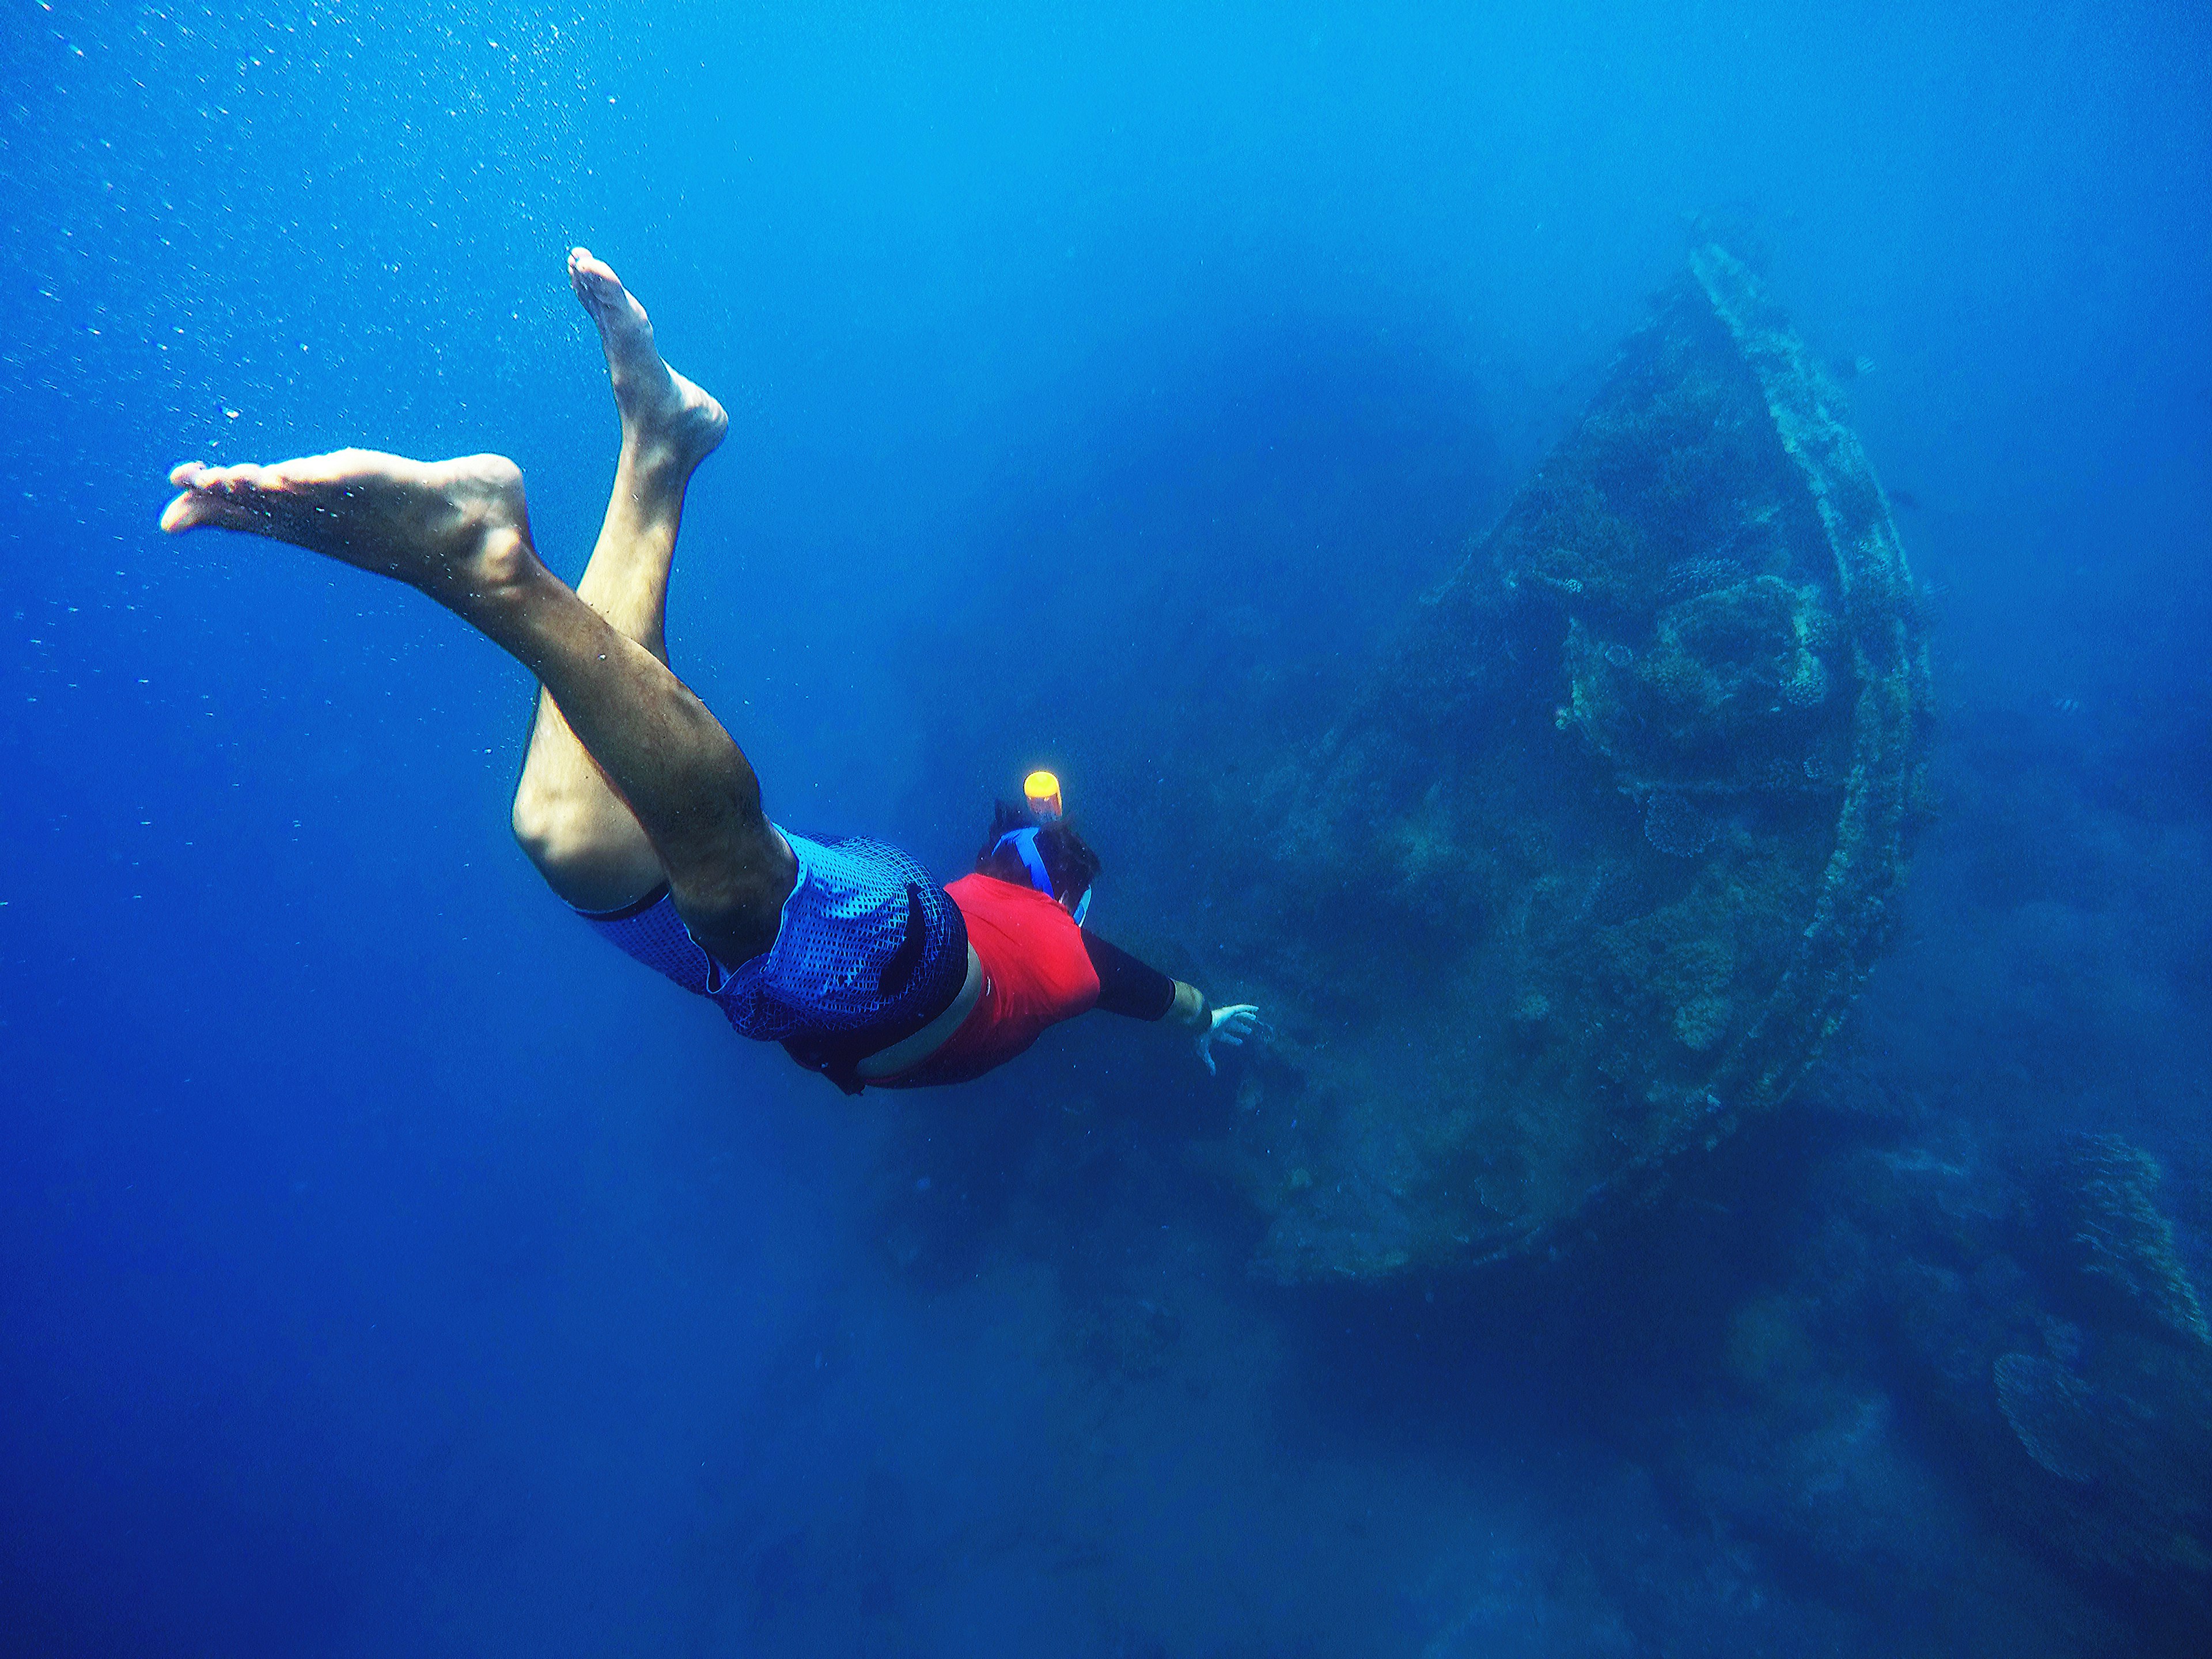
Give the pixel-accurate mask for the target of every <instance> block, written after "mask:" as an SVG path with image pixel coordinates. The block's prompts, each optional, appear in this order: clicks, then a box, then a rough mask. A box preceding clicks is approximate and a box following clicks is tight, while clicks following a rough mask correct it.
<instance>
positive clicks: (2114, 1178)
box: [2060, 1135, 2212, 1343]
mask: <svg viewBox="0 0 2212 1659" xmlns="http://www.w3.org/2000/svg"><path fill="white" fill-rule="evenodd" d="M2159 1178H2160V1170H2159V1167H2158V1164H2157V1163H2156V1161H2155V1160H2154V1159H2153V1158H2152V1157H2151V1156H2150V1154H2149V1153H2148V1152H2143V1151H2142V1149H2141V1148H2139V1147H2136V1146H2130V1145H2129V1144H2128V1143H2127V1142H2126V1141H2124V1140H2123V1139H2120V1138H2119V1137H2118V1135H2084V1136H2081V1138H2080V1139H2077V1140H2076V1141H2075V1143H2074V1144H2073V1146H2071V1148H2070V1149H2069V1154H2068V1156H2067V1158H2066V1160H2065V1163H2064V1165H2063V1189H2062V1196H2061V1199H2060V1205H2061V1209H2062V1213H2063V1225H2065V1226H2066V1228H2067V1229H2068V1233H2069V1237H2068V1241H2067V1242H2068V1244H2069V1248H2070V1249H2072V1250H2073V1252H2074V1253H2075V1261H2076V1265H2077V1266H2078V1267H2080V1269H2081V1272H2082V1273H2084V1274H2085V1275H2087V1278H2088V1279H2090V1280H2091V1281H2092V1282H2093V1285H2094V1286H2096V1287H2097V1288H2099V1289H2100V1290H2101V1291H2103V1292H2104V1293H2105V1295H2106V1297H2108V1298H2109V1299H2111V1300H2112V1302H2113V1303H2114V1304H2116V1306H2117V1307H2118V1308H2119V1309H2120V1310H2124V1311H2126V1312H2129V1313H2131V1314H2133V1315H2134V1316H2136V1317H2137V1318H2139V1319H2141V1320H2142V1321H2143V1322H2147V1323H2148V1325H2149V1326H2150V1327H2151V1328H2153V1329H2154V1330H2157V1331H2162V1332H2165V1333H2166V1334H2170V1335H2173V1336H2178V1337H2180V1338H2182V1339H2184V1340H2188V1341H2191V1342H2197V1343H2207V1342H2212V1329H2208V1328H2207V1327H2206V1325H2205V1322H2204V1304H2203V1302H2201V1301H2200V1300H2199V1299H2198V1297H2197V1287H2196V1286H2195V1285H2192V1284H2191V1283H2190V1280H2189V1274H2188V1273H2187V1271H2186V1270H2185V1268H2184V1267H2182V1265H2181V1261H2180V1258H2179V1256H2177V1255H2175V1254H2174V1249H2173V1224H2172V1222H2170V1221H2168V1220H2167V1219H2166V1217H2165V1216H2164V1215H2163V1214H2162V1213H2161V1212H2160V1210H2159V1208H2158V1206H2157V1205H2156V1204H2155V1203H2154V1201H2153V1200H2152V1198H2151V1194H2152V1193H2153V1192H2154V1190H2156V1188H2157V1186H2158V1182H2159Z"/></svg>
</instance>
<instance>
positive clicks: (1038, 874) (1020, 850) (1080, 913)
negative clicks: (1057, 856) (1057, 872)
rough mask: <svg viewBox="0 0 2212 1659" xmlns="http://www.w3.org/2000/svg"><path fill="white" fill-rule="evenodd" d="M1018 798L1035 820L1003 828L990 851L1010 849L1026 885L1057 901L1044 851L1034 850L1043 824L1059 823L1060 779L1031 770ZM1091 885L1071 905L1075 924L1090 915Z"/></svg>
mask: <svg viewBox="0 0 2212 1659" xmlns="http://www.w3.org/2000/svg"><path fill="white" fill-rule="evenodd" d="M1022 798H1023V799H1024V800H1025V801H1027V802H1028V803H1029V809H1030V817H1033V818H1036V820H1038V822H1036V823H1032V824H1030V825H1029V826H1028V827H1027V828H1026V829H1009V830H1007V831H1006V834H1005V835H1003V836H1000V837H999V839H998V840H997V841H995V842H993V843H992V844H991V851H992V853H993V854H999V853H1001V852H1004V851H1005V850H1006V848H1009V847H1011V848H1013V850H1014V853H1015V854H1016V856H1018V858H1019V859H1020V860H1021V861H1022V867H1023V868H1024V870H1027V871H1028V872H1030V886H1032V887H1034V888H1035V889H1036V890H1037V891H1038V892H1040V893H1042V894H1043V895H1044V896H1046V897H1047V898H1048V899H1054V900H1057V899H1058V898H1059V897H1060V895H1059V894H1058V893H1057V892H1055V891H1054V889H1053V884H1052V872H1050V871H1049V870H1048V869H1046V868H1045V867H1044V854H1042V853H1040V852H1039V851H1038V850H1037V834H1038V832H1039V831H1040V830H1041V829H1043V828H1044V827H1045V825H1047V824H1051V823H1059V822H1060V816H1061V810H1062V809H1061V806H1060V780H1059V779H1058V778H1056V777H1054V775H1052V774H1051V773H1049V772H1032V773H1030V775H1029V776H1027V777H1026V778H1024V779H1023V780H1022ZM1001 822H1004V820H1001ZM1092 885H1093V886H1095V885H1096V884H1095V883H1094V884H1092ZM1070 914H1071V915H1073V916H1074V918H1075V925H1076V926H1077V927H1082V926H1083V919H1084V917H1085V916H1087V915H1090V914H1091V887H1085V889H1084V890H1083V896H1082V897H1081V898H1079V899H1078V900H1077V901H1076V902H1075V908H1074V909H1073V911H1072V912H1071V913H1070Z"/></svg>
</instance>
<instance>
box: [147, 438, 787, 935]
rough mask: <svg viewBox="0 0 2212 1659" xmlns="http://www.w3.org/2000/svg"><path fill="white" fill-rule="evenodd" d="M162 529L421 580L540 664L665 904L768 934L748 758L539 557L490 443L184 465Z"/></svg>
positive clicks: (772, 857) (763, 863)
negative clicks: (418, 453) (648, 857)
mask: <svg viewBox="0 0 2212 1659" xmlns="http://www.w3.org/2000/svg"><path fill="white" fill-rule="evenodd" d="M170 482H171V483H173V484H175V485H176V486H177V487H178V489H179V490H180V491H181V492H182V493H181V494H179V495H178V496H177V497H176V499H174V500H173V501H171V502H170V503H169V505H168V507H167V509H166V510H165V511H164V512H163V513H162V514H161V527H162V528H163V529H164V530H167V531H170V532H179V531H185V530H191V529H194V528H197V527H199V526H214V527H217V528H221V529H225V530H238V531H246V532H252V533H253V534H255V535H260V536H267V537H270V538H274V539H276V540H279V541H287V542H292V543H294V544H297V545H299V546H301V547H306V548H309V549H312V550H314V551H315V552H318V553H321V554H324V555H325V556H328V557H330V558H333V559H337V560H338V561H340V562H343V563H346V564H350V565H354V566H356V567H357V568H361V569H364V570H371V571H374V572H376V573H377V574H380V575H386V576H391V577H393V578H396V579H397V580H401V581H404V582H406V583H408V584H409V585H410V586H414V587H417V588H420V589H421V590H422V592H424V593H426V594H428V596H429V597H430V598H431V599H435V600H436V601H437V602H438V603H439V604H441V605H444V606H445V607H446V608H447V610H449V611H453V613H454V614H455V615H456V616H458V617H460V618H461V619H462V620H463V621H465V622H466V623H469V624H470V625H471V626H472V627H474V628H475V629H477V631H478V632H480V633H482V634H483V635H485V637H487V638H488V639H489V640H491V641H492V642H493V643H494V644H495V645H498V646H500V647H501V648H503V649H504V650H506V651H507V653H509V654H510V655H512V656H513V658H514V659H516V660H517V661H518V662H520V663H521V664H522V665H523V666H524V667H526V668H527V669H528V670H529V671H531V672H532V673H533V674H535V675H536V676H537V677H538V682H539V684H542V685H543V686H544V688H545V689H546V690H547V691H549V692H550V693H551V694H552V697H553V700H554V702H555V703H556V704H557V705H558V707H559V708H560V710H561V713H562V715H563V717H564V718H565V719H566V720H567V721H568V726H569V728H570V729H571V730H572V731H573V732H574V733H575V735H576V737H577V738H578V739H579V740H580V742H581V743H582V744H583V745H584V747H585V748H586V750H588V751H589V752H590V755H591V757H592V759H593V760H594V761H596V762H597V763H599V769H600V770H601V771H602V772H603V773H604V774H605V776H606V779H607V781H608V782H609V783H611V785H612V786H613V787H614V788H615V790H616V791H617V793H619V794H620V795H621V797H622V799H623V800H624V801H625V802H626V803H627V804H628V805H629V810H630V811H631V813H632V815H633V816H634V817H635V819H636V821H637V823H638V824H639V826H640V827H641V828H642V829H643V830H644V831H645V834H646V836H647V838H648V840H649V841H650V842H651V844H652V848H653V853H654V854H655V855H656V856H657V857H658V859H659V862H660V866H661V868H662V869H663V870H665V872H667V876H668V884H669V890H670V894H671V897H672V898H673V900H674V901H675V905H676V910H677V914H678V915H680V916H681V917H682V918H683V920H684V923H685V925H686V926H687V927H689V928H690V932H691V935H692V937H693V938H694V939H697V940H698V942H699V943H700V944H701V945H703V946H705V947H706V949H707V950H708V951H711V952H713V953H714V956H716V957H719V958H720V960H721V961H723V962H724V963H732V964H735V963H741V962H745V961H748V960H750V958H751V957H755V956H757V955H759V954H760V953H761V952H762V951H765V950H767V949H768V948H769V946H770V945H773V944H774V943H775V936H776V933H777V929H778V927H779V924H780V922H781V912H782V908H783V902H784V900H785V898H786V897H787V896H789V894H790V892H791V890H792V884H793V882H794V881H795V880H796V878H797V874H798V866H797V861H796V860H794V859H793V856H792V853H791V849H790V848H789V847H787V845H786V844H785V843H784V841H783V838H782V837H781V836H779V835H777V834H776V832H775V828H774V826H773V825H771V824H770V823H769V822H768V818H767V817H766V815H765V814H764V813H763V811H762V807H761V794H760V781H759V780H758V779H757V777H756V776H755V775H754V774H753V769H752V765H751V763H750V762H749V761H747V760H746V758H745V757H744V753H743V751H741V750H739V749H738V745H737V744H735V743H734V742H732V740H731V738H730V735H729V733H728V732H725V731H724V730H723V729H722V728H721V726H720V724H718V723H717V722H716V720H715V719H714V716H713V715H712V714H709V713H708V711H707V708H706V706H705V705H704V704H702V702H700V701H699V699H698V698H697V697H696V696H693V695H692V694H691V692H690V690H688V689H687V688H686V687H685V686H684V684H682V683H681V682H680V681H678V679H677V678H676V677H675V676H674V675H673V674H671V673H670V672H669V671H668V667H667V665H666V664H665V663H663V662H662V661H661V660H660V659H659V658H657V657H655V656H654V655H653V653H651V652H650V651H648V650H647V649H646V648H645V647H643V646H642V645H641V644H639V643H638V642H637V641H635V640H633V639H631V638H629V636H628V635H624V634H623V633H621V632H619V631H618V630H617V629H615V628H614V627H613V626H612V625H611V623H609V622H608V621H607V619H606V618H605V617H602V616H601V615H600V614H599V612H598V611H594V610H593V609H592V607H591V606H590V605H586V604H585V603H584V601H583V600H582V599H579V598H578V597H577V596H576V595H575V593H574V592H572V591H570V589H569V588H568V586H566V585H565V584H563V583H562V581H561V580H560V579H559V578H558V577H556V576H555V575H554V574H553V573H552V572H550V570H548V569H546V568H545V567H544V564H543V563H541V562H539V560H538V555H537V551H536V550H535V549H534V548H533V547H532V545H531V541H530V518H529V513H528V511H527V509H526V507H525V505H524V502H523V497H522V474H521V472H520V470H519V469H518V468H517V467H516V466H515V465H514V463H513V462H512V461H509V460H507V459H505V458H503V457H501V456H497V455H472V456H466V457H464V458H462V459H458V460H451V461H436V462H423V461H415V460H409V459H406V458H405V457H404V456H398V455H385V454H379V453H375V452H374V451H370V450H360V449H354V450H342V451H340V452H339V453H337V454H334V455H316V456H307V457H304V458H302V459H299V460H294V461H285V462H282V463H279V464H278V465H275V466H268V467H261V466H239V467H228V468H215V467H209V466H206V465H202V464H201V463H199V462H197V461H194V462H189V463H187V464H185V465H182V466H179V467H178V468H177V469H176V470H175V471H173V472H172V473H171V474H170Z"/></svg>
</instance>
